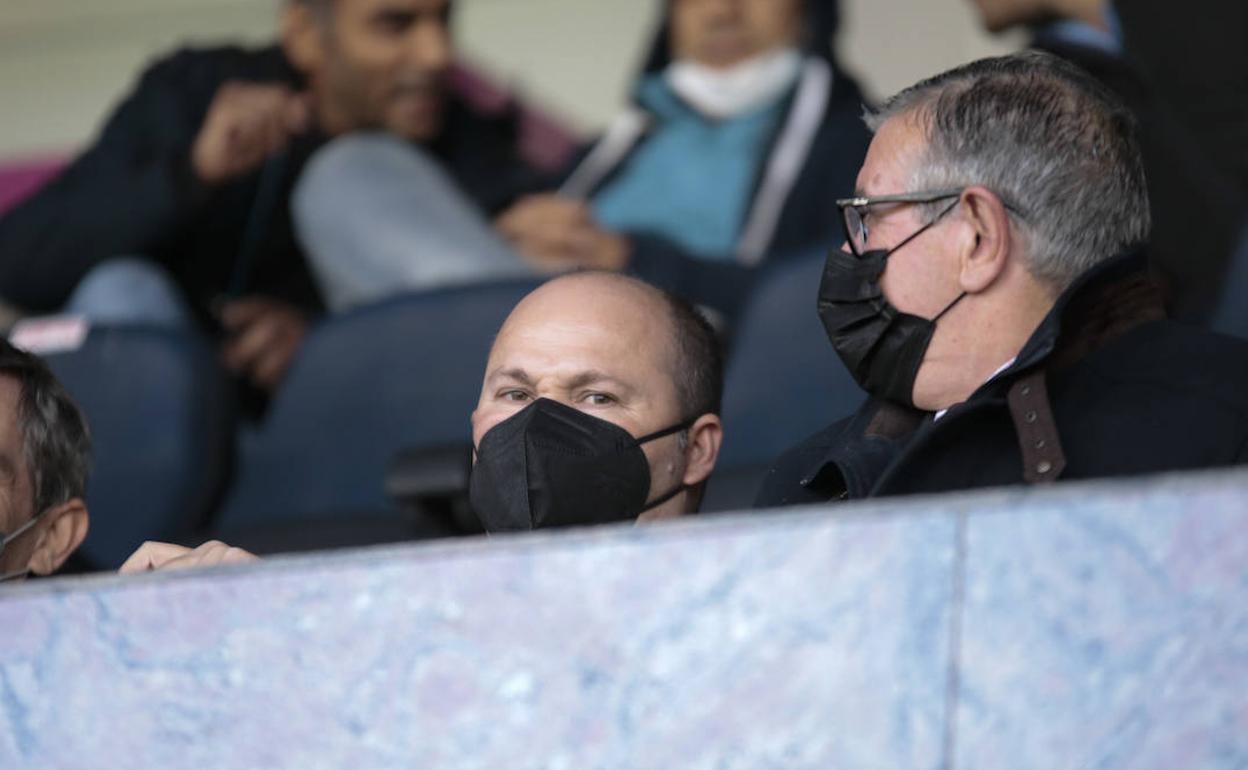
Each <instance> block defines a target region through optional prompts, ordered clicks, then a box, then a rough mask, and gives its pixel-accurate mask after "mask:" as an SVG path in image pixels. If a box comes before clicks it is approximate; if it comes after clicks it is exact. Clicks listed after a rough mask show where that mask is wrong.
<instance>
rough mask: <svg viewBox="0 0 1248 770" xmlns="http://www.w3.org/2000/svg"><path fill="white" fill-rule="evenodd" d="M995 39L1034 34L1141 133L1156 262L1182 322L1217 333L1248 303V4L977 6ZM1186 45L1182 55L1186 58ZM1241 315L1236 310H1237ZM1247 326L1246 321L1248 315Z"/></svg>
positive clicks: (1013, 0)
mask: <svg viewBox="0 0 1248 770" xmlns="http://www.w3.org/2000/svg"><path fill="white" fill-rule="evenodd" d="M973 3H974V6H975V8H976V9H977V10H978V12H979V14H980V18H981V20H982V22H983V24H984V26H985V27H986V28H987V29H989V30H991V31H993V32H1002V31H1005V30H1010V29H1020V28H1021V29H1025V30H1027V31H1028V32H1029V33H1030V34H1031V41H1030V44H1031V45H1032V46H1033V47H1035V48H1039V49H1041V50H1045V51H1048V52H1050V53H1053V54H1055V55H1057V56H1060V57H1062V58H1064V59H1066V60H1068V61H1070V62H1073V63H1074V64H1077V65H1079V66H1080V67H1082V68H1083V69H1085V70H1087V71H1088V72H1089V73H1090V74H1092V75H1093V76H1094V77H1096V78H1097V79H1098V80H1100V81H1101V82H1102V83H1103V84H1105V85H1106V86H1107V87H1109V88H1110V89H1111V90H1113V91H1114V92H1115V93H1116V94H1117V95H1118V97H1119V98H1121V99H1122V100H1123V101H1125V102H1126V103H1127V105H1128V106H1129V107H1130V108H1131V110H1132V112H1133V113H1134V114H1135V116H1136V118H1137V120H1138V121H1139V125H1140V142H1141V148H1142V151H1143V156H1144V164H1145V172H1146V174H1147V177H1148V192H1149V198H1150V200H1151V204H1152V214H1153V232H1152V236H1151V239H1150V246H1149V257H1150V259H1151V260H1152V262H1153V265H1154V266H1155V267H1156V269H1157V270H1158V272H1159V274H1160V277H1161V278H1162V281H1163V284H1164V286H1165V289H1166V291H1167V305H1168V308H1169V309H1170V311H1171V312H1172V313H1173V314H1175V315H1176V316H1177V317H1178V318H1180V319H1183V320H1188V321H1194V322H1201V323H1215V324H1217V325H1218V326H1219V328H1221V329H1222V330H1223V331H1228V332H1232V333H1238V334H1240V335H1246V334H1248V325H1243V326H1240V327H1239V328H1238V329H1236V328H1234V324H1228V323H1226V322H1219V321H1217V320H1215V319H1217V318H1223V319H1225V318H1226V316H1227V315H1228V312H1231V313H1233V312H1235V311H1237V309H1238V308H1240V307H1242V306H1243V305H1244V304H1245V300H1246V299H1248V278H1245V279H1242V280H1239V281H1233V282H1232V283H1234V284H1235V285H1236V286H1238V288H1237V289H1235V290H1230V291H1228V290H1229V286H1228V284H1227V280H1226V279H1227V277H1228V271H1231V275H1232V277H1233V276H1234V275H1237V274H1238V273H1239V272H1248V266H1244V267H1242V268H1239V269H1238V270H1236V269H1235V267H1234V260H1233V259H1232V255H1233V253H1234V252H1235V250H1236V249H1237V248H1239V247H1240V246H1239V244H1241V242H1243V240H1244V238H1245V235H1248V233H1245V231H1244V228H1245V226H1246V225H1248V143H1245V141H1244V138H1245V137H1248V52H1246V49H1245V48H1244V46H1243V44H1242V42H1241V40H1240V38H1242V36H1243V32H1244V30H1248V5H1245V4H1244V3H1230V2H1224V1H1223V0H1195V2H1193V3H1190V4H1185V5H1184V6H1183V7H1182V9H1181V11H1180V9H1179V7H1178V6H1175V5H1174V4H1173V3H1167V2H1156V1H1155V0H1144V1H1143V2H1135V1H1134V0H1132V1H1131V2H1120V3H1112V2H1110V1H1109V0H973ZM1179 41H1182V44H1181V47H1182V50H1183V51H1184V53H1183V55H1181V56H1176V55H1174V54H1175V50H1176V44H1177V43H1179ZM1230 309H1234V310H1230ZM1241 315H1242V314H1241Z"/></svg>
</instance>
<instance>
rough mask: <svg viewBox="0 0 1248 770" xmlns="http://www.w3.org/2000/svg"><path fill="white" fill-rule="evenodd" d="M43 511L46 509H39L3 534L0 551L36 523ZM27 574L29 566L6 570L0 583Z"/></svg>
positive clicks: (1, 576) (0, 578)
mask: <svg viewBox="0 0 1248 770" xmlns="http://www.w3.org/2000/svg"><path fill="white" fill-rule="evenodd" d="M44 513H47V511H41V512H40V513H38V514H37V515H35V516H34V517H32V518H31V520H30V521H28V522H26V523H25V524H23V525H22V526H20V527H18V528H17V529H15V530H13V531H12V532H11V533H9V534H7V535H5V536H4V538H3V539H0V553H4V549H5V548H6V547H7V546H8V544H9V543H12V542H13V541H14V540H16V539H18V538H19V537H21V536H22V535H23V534H25V532H26V531H27V530H28V529H30V528H31V527H33V526H35V525H36V524H38V523H39V520H40V519H42V518H43V514H44ZM29 574H30V567H26V568H25V569H19V570H16V571H14V572H6V573H4V574H2V575H0V583H4V582H7V581H9V580H17V579H19V578H24V577H26V576H27V575H29Z"/></svg>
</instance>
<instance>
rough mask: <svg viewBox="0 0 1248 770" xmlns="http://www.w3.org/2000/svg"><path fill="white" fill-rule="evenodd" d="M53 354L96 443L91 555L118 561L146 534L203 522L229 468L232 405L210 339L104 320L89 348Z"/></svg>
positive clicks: (110, 564)
mask: <svg viewBox="0 0 1248 770" xmlns="http://www.w3.org/2000/svg"><path fill="white" fill-rule="evenodd" d="M46 360H47V362H48V365H49V366H50V367H51V368H52V371H53V372H55V373H56V376H57V377H58V378H60V380H61V382H62V383H64V385H65V388H66V389H67V390H68V391H69V393H70V395H72V396H73V398H74V400H75V401H77V402H78V404H79V406H80V407H81V408H82V410H83V412H84V413H85V415H86V417H87V421H88V423H89V425H90V428H91V434H92V440H93V443H94V449H95V451H94V461H93V463H92V471H91V477H90V481H89V483H88V489H87V506H88V508H89V509H90V511H91V527H90V532H89V534H88V535H87V539H86V542H85V543H84V544H83V547H82V549H81V550H82V555H83V556H84V557H85V560H86V562H87V563H88V564H90V565H91V566H94V567H96V568H101V569H115V568H117V567H118V566H120V565H121V563H122V562H123V561H124V560H125V558H126V557H127V556H129V555H130V553H131V552H133V551H134V549H135V548H137V547H138V546H139V545H140V544H141V543H142V542H143V541H144V540H172V539H177V538H179V537H182V536H185V535H186V533H188V532H189V531H191V530H193V529H195V528H197V527H199V526H201V525H202V523H203V520H204V517H205V516H206V515H207V514H208V512H209V511H210V510H211V508H212V507H213V505H214V504H215V502H216V501H217V499H218V496H219V493H220V491H221V488H222V485H223V483H224V479H225V475H226V473H227V469H228V459H229V447H230V424H231V417H230V415H231V414H232V410H231V405H230V400H229V398H230V391H229V389H228V385H227V383H226V381H225V380H224V377H223V376H222V374H221V371H220V367H218V366H217V363H216V355H215V353H214V351H212V350H211V349H209V348H208V346H207V344H206V342H205V341H204V340H203V339H201V338H200V337H198V336H196V335H193V334H184V333H180V332H175V331H170V330H167V329H154V328H143V327H112V328H110V327H97V328H95V329H92V330H91V332H90V334H89V335H88V337H87V339H86V341H85V342H84V343H83V345H82V347H80V348H78V349H77V350H74V351H72V352H64V353H53V354H50V355H47V356H46Z"/></svg>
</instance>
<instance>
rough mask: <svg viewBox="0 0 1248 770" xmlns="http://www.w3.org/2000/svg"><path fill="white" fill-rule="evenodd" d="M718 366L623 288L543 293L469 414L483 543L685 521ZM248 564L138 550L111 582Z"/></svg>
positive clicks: (718, 427)
mask: <svg viewBox="0 0 1248 770" xmlns="http://www.w3.org/2000/svg"><path fill="white" fill-rule="evenodd" d="M722 391H723V362H722V360H721V356H720V351H719V345H718V342H717V340H716V338H715V333H714V331H713V330H712V329H711V327H710V326H709V324H707V322H706V320H705V319H704V318H703V317H702V316H701V315H699V314H698V313H697V311H695V310H693V309H692V308H691V307H690V306H689V305H688V304H686V303H685V302H683V301H681V300H679V299H676V298H675V297H673V296H671V295H669V294H667V293H665V292H663V291H661V290H659V289H656V288H654V287H652V286H650V285H648V284H646V283H643V282H642V281H639V280H636V279H634V278H630V277H627V276H623V275H619V274H613V273H600V272H585V273H575V274H571V275H565V276H563V277H560V278H556V279H554V280H551V281H549V282H547V283H545V284H543V285H542V286H540V287H539V288H537V289H536V290H534V291H533V292H532V293H530V294H529V295H528V296H527V297H525V298H524V299H523V300H521V302H520V303H519V304H518V305H517V306H516V308H515V309H514V310H512V312H511V315H509V316H508V317H507V320H506V321H505V322H504V323H503V326H502V329H501V330H500V331H499V333H498V337H497V338H496V340H495V342H494V346H493V348H492V350H491V351H490V356H489V359H488V361H487V363H486V370H485V376H484V380H483V382H482V386H481V395H480V397H479V399H478V401H477V408H476V409H475V410H474V411H473V413H472V417H471V421H472V441H473V446H474V447H475V452H474V457H473V463H474V465H473V471H472V476H471V483H470V490H469V498H470V500H471V503H472V507H473V510H474V511H475V512H476V513H477V515H478V517H480V519H481V521H482V524H483V525H484V526H485V529H486V531H487V532H506V531H518V530H527V529H536V528H543V527H558V526H571V525H586V524H597V523H606V522H612V521H627V520H636V521H639V522H640V521H653V520H657V519H665V518H671V517H675V516H680V515H682V514H686V513H691V512H694V511H696V510H697V508H698V505H699V503H700V502H701V497H702V490H703V487H704V485H705V482H706V479H707V478H708V477H709V476H710V475H711V471H712V470H714V468H715V462H716V460H717V458H718V457H719V449H720V445H721V443H722V440H723V426H722V424H721V422H720V419H719V411H720V400H721V395H722ZM250 558H254V557H253V556H251V554H248V553H247V552H246V551H243V550H241V549H238V548H231V547H230V546H228V545H226V544H224V543H220V542H217V541H213V542H210V543H205V544H204V545H202V546H200V547H199V548H197V549H194V550H190V549H187V548H184V547H181V546H176V545H170V544H167V543H145V544H144V545H143V546H142V547H141V548H140V549H139V550H138V551H137V552H135V554H134V555H133V556H131V557H130V559H128V560H127V561H126V564H125V565H123V566H122V568H121V571H122V572H123V573H130V572H142V571H147V570H151V569H180V568H187V567H196V566H208V565H212V564H221V563H229V562H235V561H241V560H245V559H250Z"/></svg>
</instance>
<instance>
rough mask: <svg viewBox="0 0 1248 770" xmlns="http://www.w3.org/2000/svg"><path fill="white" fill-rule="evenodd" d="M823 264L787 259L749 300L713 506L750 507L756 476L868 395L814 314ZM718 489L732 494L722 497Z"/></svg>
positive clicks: (731, 365) (737, 344)
mask: <svg viewBox="0 0 1248 770" xmlns="http://www.w3.org/2000/svg"><path fill="white" fill-rule="evenodd" d="M823 265H824V254H823V252H822V251H820V252H818V253H812V254H809V255H804V256H802V257H800V258H797V259H794V260H789V261H786V262H781V263H779V264H777V265H775V267H773V268H769V269H768V270H767V271H766V272H764V273H763V275H761V276H760V277H759V280H758V283H757V284H756V287H755V289H754V290H753V292H752V293H751V295H750V298H749V300H748V301H747V302H746V305H745V308H744V309H743V311H742V313H741V315H740V317H739V318H740V320H739V321H738V324H737V333H736V338H735V340H734V344H733V347H732V351H731V354H730V355H729V359H728V368H727V373H726V375H725V383H724V410H723V415H722V417H723V421H724V446H723V450H722V451H721V453H720V458H719V462H718V464H717V466H716V472H715V475H714V476H713V477H712V480H711V484H710V489H709V491H708V496H707V500H706V503H705V504H704V508H706V509H707V510H723V509H725V508H739V507H748V506H749V505H750V504H751V503H752V502H753V499H752V497H753V494H752V491H753V480H754V477H761V472H762V471H763V470H765V469H766V468H767V467H768V466H769V465H770V464H771V463H772V462H773V461H774V460H775V459H776V458H777V457H778V456H779V455H780V454H781V453H782V452H784V450H786V449H788V448H789V447H791V446H793V445H794V444H796V443H798V442H799V441H801V440H802V439H803V438H806V437H807V436H809V435H810V434H812V433H814V432H815V431H817V430H818V429H820V428H822V427H824V426H826V425H828V424H829V423H831V422H832V421H834V420H836V419H838V418H840V417H843V416H845V415H847V414H849V413H850V412H852V411H853V410H854V409H855V408H857V406H858V405H859V404H860V403H861V402H862V401H863V399H864V398H865V397H866V394H865V393H864V392H863V391H862V389H861V388H860V387H858V384H857V383H856V382H854V379H853V377H851V376H850V374H849V372H848V371H847V370H846V369H845V366H844V365H843V364H842V363H841V361H840V359H839V358H838V357H837V355H836V353H835V351H833V350H832V347H831V346H830V345H829V343H828V338H827V335H826V334H825V333H824V330H823V325H822V324H821V323H820V322H819V317H818V314H817V313H816V311H815V302H816V297H817V294H818V291H819V280H820V277H821V276H822V274H823ZM747 477H748V478H747ZM743 478H746V481H745V482H744V483H743V482H742V479H743ZM717 486H718V488H719V489H720V490H729V489H731V490H733V491H731V492H730V493H728V494H726V495H721V494H718V493H717V491H716V488H717Z"/></svg>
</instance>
